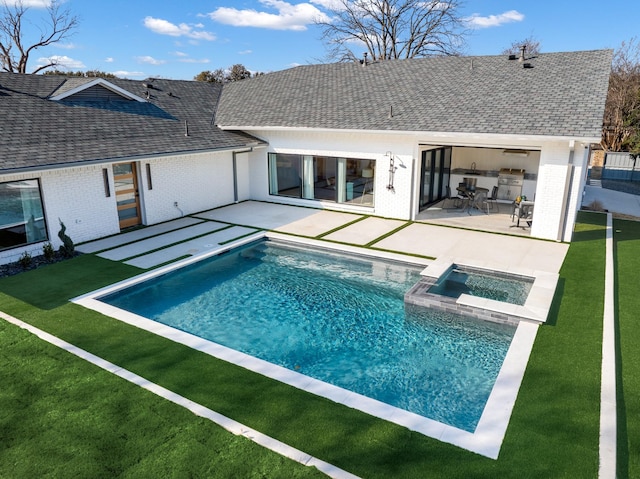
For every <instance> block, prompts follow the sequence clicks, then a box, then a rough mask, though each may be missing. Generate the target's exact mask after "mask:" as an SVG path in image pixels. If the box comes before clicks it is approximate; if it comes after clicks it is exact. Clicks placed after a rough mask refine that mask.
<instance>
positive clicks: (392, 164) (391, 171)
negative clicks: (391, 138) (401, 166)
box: [384, 151, 398, 192]
mask: <svg viewBox="0 0 640 479" xmlns="http://www.w3.org/2000/svg"><path fill="white" fill-rule="evenodd" d="M384 156H388V157H389V184H388V185H387V189H388V190H389V191H393V192H395V191H396V189H395V188H394V186H393V179H394V176H395V174H396V170H397V169H398V167H397V166H396V165H395V160H394V158H393V153H392V152H390V151H387V152H386V153H385V155H384Z"/></svg>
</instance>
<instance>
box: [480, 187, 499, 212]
mask: <svg viewBox="0 0 640 479" xmlns="http://www.w3.org/2000/svg"><path fill="white" fill-rule="evenodd" d="M483 203H484V205H483V206H485V207H486V208H487V214H489V210H492V209H493V206H494V205H495V207H496V210H497V211H498V213H500V206H499V204H498V187H497V186H494V187H493V189H492V190H491V195H490V196H487V197H485V198H484V200H483Z"/></svg>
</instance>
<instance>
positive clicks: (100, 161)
mask: <svg viewBox="0 0 640 479" xmlns="http://www.w3.org/2000/svg"><path fill="white" fill-rule="evenodd" d="M267 145H268V143H265V142H260V141H252V142H247V143H244V144H239V145H234V146H229V147H222V148H205V149H202V150H184V151H173V152H167V153H155V154H154V153H151V154H147V155H134V156H121V157H116V158H96V159H91V160H78V161H73V162H69V163H52V164H49V165H35V166H25V167H22V168H9V169H2V170H0V175H13V174H20V173H30V172H38V171H51V170H60V169H64V168H78V167H82V166H93V165H110V164H113V163H127V162H134V161H144V160H153V159H156V158H167V157H171V156H185V155H196V154H201V153H222V152H225V151H228V152H233V151H239V150H243V151H244V150H249V151H253V150H254V149H259V148H266V147H267Z"/></svg>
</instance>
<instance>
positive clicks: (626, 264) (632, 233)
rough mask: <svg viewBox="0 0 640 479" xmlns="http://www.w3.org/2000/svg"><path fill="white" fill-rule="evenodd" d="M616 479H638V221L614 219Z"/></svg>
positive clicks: (639, 424)
mask: <svg viewBox="0 0 640 479" xmlns="http://www.w3.org/2000/svg"><path fill="white" fill-rule="evenodd" d="M613 227H614V231H615V233H614V238H615V251H616V283H617V299H618V301H617V304H616V313H617V317H618V330H617V331H616V334H617V341H618V345H619V350H620V355H619V356H618V367H619V371H618V441H619V443H618V477H620V478H624V477H640V421H639V420H638V418H640V375H638V371H640V346H639V344H640V328H639V327H638V317H640V313H639V311H640V294H638V286H639V285H640V281H639V280H638V278H640V222H638V221H623V220H615V221H614V224H613Z"/></svg>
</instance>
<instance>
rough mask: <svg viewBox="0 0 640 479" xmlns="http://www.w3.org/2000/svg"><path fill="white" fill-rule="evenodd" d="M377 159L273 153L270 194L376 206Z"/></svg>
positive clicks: (270, 158) (270, 164)
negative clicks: (375, 176)
mask: <svg viewBox="0 0 640 479" xmlns="http://www.w3.org/2000/svg"><path fill="white" fill-rule="evenodd" d="M375 164H376V162H375V160H360V159H354V158H333V157H328V156H309V155H290V154H283V153H269V194H271V195H277V196H288V197H291V198H305V199H310V200H318V201H333V202H336V203H352V204H356V205H363V206H373V199H374V188H373V186H374V179H375V178H374V173H375Z"/></svg>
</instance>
